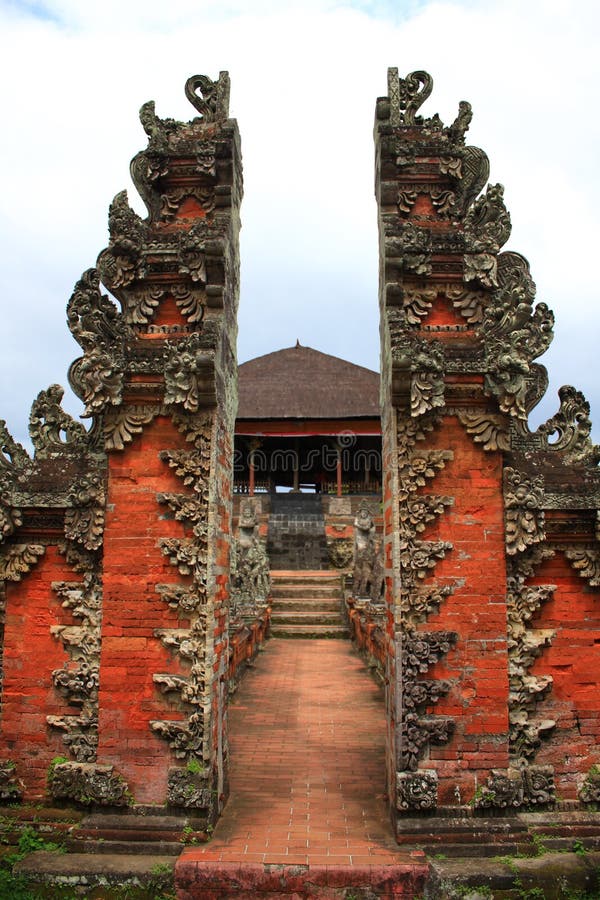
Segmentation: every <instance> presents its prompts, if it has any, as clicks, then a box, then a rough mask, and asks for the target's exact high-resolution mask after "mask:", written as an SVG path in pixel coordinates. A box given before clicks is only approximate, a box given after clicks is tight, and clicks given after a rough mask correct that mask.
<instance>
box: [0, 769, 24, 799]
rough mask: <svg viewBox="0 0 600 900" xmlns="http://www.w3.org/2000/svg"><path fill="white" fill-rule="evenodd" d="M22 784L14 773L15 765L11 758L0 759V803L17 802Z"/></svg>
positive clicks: (21, 792) (21, 793) (21, 794)
mask: <svg viewBox="0 0 600 900" xmlns="http://www.w3.org/2000/svg"><path fill="white" fill-rule="evenodd" d="M24 787H25V786H24V784H23V782H22V781H21V779H20V778H17V775H16V766H15V763H14V762H13V761H12V759H5V760H1V761H0V803H18V802H19V801H20V800H21V798H22V796H23V790H24Z"/></svg>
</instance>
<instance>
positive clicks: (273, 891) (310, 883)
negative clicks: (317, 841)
mask: <svg viewBox="0 0 600 900" xmlns="http://www.w3.org/2000/svg"><path fill="white" fill-rule="evenodd" d="M428 874H429V865H428V864H427V863H426V862H425V860H424V859H422V858H417V859H411V857H410V855H409V854H406V859H405V860H404V861H399V862H398V863H397V864H394V865H381V866H378V865H373V866H325V865H315V866H307V865H296V866H293V865H285V864H283V863H277V864H276V863H273V864H267V863H264V864H260V863H254V864H252V863H248V864H247V863H243V862H242V863H232V862H230V863H226V862H206V861H205V860H202V858H201V856H200V854H199V853H198V851H195V850H193V849H188V850H184V852H183V853H182V854H181V856H180V857H179V859H178V860H177V864H176V866H175V887H176V889H177V895H178V896H179V897H185V898H186V900H196V898H197V900H200V898H201V900H221V898H223V897H230V898H235V897H237V896H239V897H240V900H242V898H247V897H254V896H260V897H261V898H262V897H264V898H269V897H271V898H275V897H277V898H284V897H286V896H288V895H289V896H290V898H292V897H293V898H294V900H300V898H302V900H309V898H315V900H336V898H340V900H342V898H347V897H348V896H350V894H354V895H355V896H357V897H363V896H364V897H384V898H390V900H391V898H396V897H406V898H409V897H410V898H413V897H419V896H422V895H423V889H424V887H425V883H426V880H427V877H428Z"/></svg>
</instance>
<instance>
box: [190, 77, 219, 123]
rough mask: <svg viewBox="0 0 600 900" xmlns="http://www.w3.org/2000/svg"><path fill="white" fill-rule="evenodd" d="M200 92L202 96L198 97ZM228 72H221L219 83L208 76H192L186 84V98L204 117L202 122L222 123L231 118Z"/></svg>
mask: <svg viewBox="0 0 600 900" xmlns="http://www.w3.org/2000/svg"><path fill="white" fill-rule="evenodd" d="M198 91H200V95H201V96H199V95H198ZM229 92H230V81H229V73H228V72H219V77H218V79H217V81H213V80H212V79H211V78H209V77H208V76H207V75H192V76H191V77H190V78H188V80H187V81H186V83H185V96H186V97H187V98H188V100H189V101H190V103H191V104H192V106H193V107H194V108H195V109H197V110H198V112H199V113H200V115H201V116H202V121H203V122H205V123H209V122H220V121H223V120H225V119H227V117H228V116H229Z"/></svg>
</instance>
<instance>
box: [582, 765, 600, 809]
mask: <svg viewBox="0 0 600 900" xmlns="http://www.w3.org/2000/svg"><path fill="white" fill-rule="evenodd" d="M579 799H580V800H581V802H582V803H600V770H599V769H598V766H592V768H591V769H590V771H589V772H588V774H587V775H586V777H585V781H584V782H583V784H582V785H581V787H580V788H579Z"/></svg>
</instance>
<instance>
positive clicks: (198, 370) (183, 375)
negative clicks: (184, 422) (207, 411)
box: [164, 334, 212, 412]
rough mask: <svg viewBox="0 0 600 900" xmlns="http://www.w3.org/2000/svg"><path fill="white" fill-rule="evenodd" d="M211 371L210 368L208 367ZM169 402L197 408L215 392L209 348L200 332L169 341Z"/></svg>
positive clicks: (191, 409)
mask: <svg viewBox="0 0 600 900" xmlns="http://www.w3.org/2000/svg"><path fill="white" fill-rule="evenodd" d="M208 372H209V373H210V368H209V369H208ZM164 375H165V403H166V404H167V405H169V404H181V405H182V406H183V407H184V409H187V410H188V411H189V412H197V411H198V408H199V406H200V401H201V400H202V399H206V396H207V393H208V395H209V397H210V396H211V391H212V386H211V383H210V380H208V382H207V358H206V351H205V350H204V349H203V348H202V343H201V338H200V335H198V334H192V335H190V336H189V337H186V338H181V339H180V340H179V341H177V342H175V343H171V342H170V341H167V342H166V345H165V361H164Z"/></svg>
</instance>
